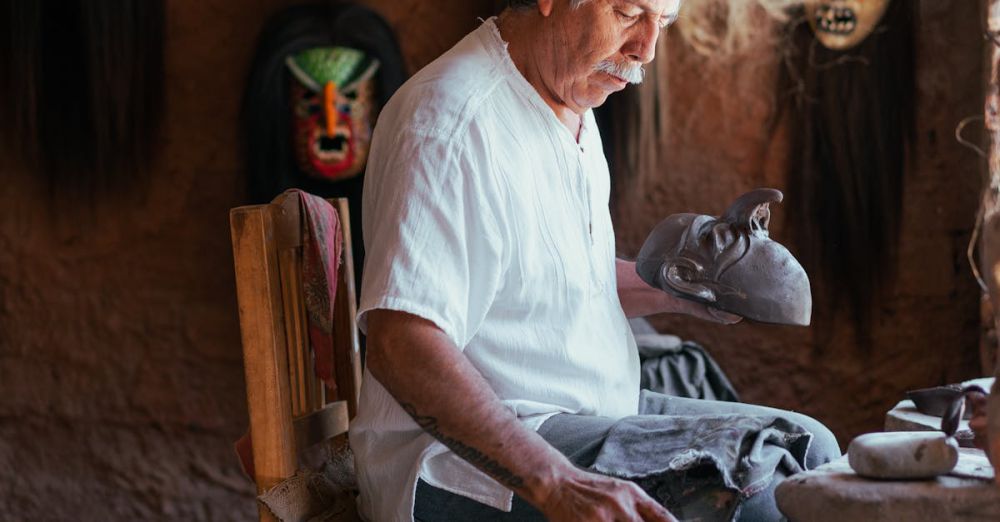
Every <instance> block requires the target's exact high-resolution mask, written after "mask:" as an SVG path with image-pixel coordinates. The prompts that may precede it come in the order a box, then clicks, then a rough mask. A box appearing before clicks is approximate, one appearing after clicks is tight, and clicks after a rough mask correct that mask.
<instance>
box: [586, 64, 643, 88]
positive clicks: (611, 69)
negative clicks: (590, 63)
mask: <svg viewBox="0 0 1000 522" xmlns="http://www.w3.org/2000/svg"><path fill="white" fill-rule="evenodd" d="M594 70H595V71H597V72H603V73H608V74H610V75H611V76H615V77H617V78H621V79H623V80H625V81H626V82H628V83H636V84H638V83H642V78H643V76H645V75H646V70H645V69H643V67H642V65H640V64H637V63H632V64H629V63H618V62H614V61H611V60H603V61H601V62H600V63H598V64H597V65H595V66H594Z"/></svg>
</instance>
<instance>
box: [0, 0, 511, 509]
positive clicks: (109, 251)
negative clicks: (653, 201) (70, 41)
mask: <svg viewBox="0 0 1000 522" xmlns="http://www.w3.org/2000/svg"><path fill="white" fill-rule="evenodd" d="M292 3H293V2H291V1H288V0H197V1H195V0H178V1H175V0H171V1H170V2H167V8H168V13H167V38H168V41H167V43H166V49H167V55H166V62H167V73H166V76H167V84H166V86H165V87H166V91H167V98H166V103H167V116H166V122H165V127H164V132H163V140H162V143H163V146H162V148H161V149H160V151H159V158H158V159H157V161H156V163H155V164H154V165H153V166H152V170H151V171H150V172H149V173H143V174H142V175H148V177H149V179H150V187H149V190H148V194H147V195H143V196H136V197H135V198H133V199H134V200H133V201H122V200H117V201H111V200H106V201H99V202H98V203H97V205H96V208H94V209H93V210H85V209H83V208H82V206H81V208H73V207H72V206H71V205H66V204H63V205H60V206H58V207H55V206H52V205H50V204H49V202H48V200H47V198H45V197H44V196H43V193H42V190H41V188H40V187H39V186H38V184H37V183H36V181H35V178H36V176H34V175H33V174H32V173H27V172H20V171H19V170H18V169H16V168H14V167H11V166H10V163H11V162H9V161H7V162H5V163H4V164H3V166H2V167H0V178H2V180H0V469H3V470H4V472H3V473H0V520H212V521H218V520H251V519H254V517H255V516H256V508H255V505H254V501H253V497H252V494H253V488H252V487H251V485H250V483H249V482H248V481H247V479H245V478H244V476H243V475H242V473H241V472H240V470H239V468H238V467H237V465H236V460H235V457H234V454H233V451H232V447H231V444H232V441H233V440H235V439H236V438H237V437H238V436H239V435H240V434H241V433H242V431H243V430H244V429H245V427H246V420H245V419H246V405H245V399H244V390H243V367H242V355H241V348H240V337H239V324H238V320H237V309H236V297H235V284H234V281H233V268H232V266H233V265H232V254H231V252H230V244H229V224H228V210H229V208H231V207H233V206H236V205H239V204H241V203H242V202H243V201H244V189H243V185H244V183H243V179H242V177H241V176H240V169H239V158H238V149H237V127H236V123H237V113H238V109H239V101H240V96H241V94H242V90H243V83H244V79H245V77H246V75H247V71H248V68H249V63H250V59H251V57H252V53H253V46H254V41H255V38H256V35H257V33H258V31H259V30H260V28H261V27H262V25H263V23H264V21H265V20H266V18H267V17H268V16H270V15H271V14H272V13H275V12H277V11H278V10H280V9H281V8H283V7H284V6H286V5H291V4H292ZM367 4H368V5H370V6H372V7H373V8H375V9H376V10H378V11H379V12H380V13H382V14H383V15H384V16H385V17H386V18H387V19H388V21H389V22H390V24H391V25H392V26H393V27H394V28H395V29H396V31H397V34H398V37H399V38H400V41H401V46H402V48H403V51H404V55H405V58H406V61H407V65H408V66H409V67H410V68H411V70H412V69H415V68H418V67H420V66H422V65H423V64H425V63H427V62H428V61H430V60H431V59H433V58H434V57H436V56H437V55H438V54H440V53H441V52H443V51H444V50H445V49H447V48H448V47H449V46H451V45H452V44H453V43H454V42H456V41H457V40H458V39H459V38H461V36H462V35H464V34H465V33H466V32H468V31H469V30H471V29H472V28H473V27H475V26H476V24H477V23H478V22H477V21H476V17H478V16H488V15H489V14H490V12H491V9H492V8H493V2H492V0H489V1H473V2H468V1H462V2H431V1H426V0H373V1H371V2H367ZM126 199H127V198H126Z"/></svg>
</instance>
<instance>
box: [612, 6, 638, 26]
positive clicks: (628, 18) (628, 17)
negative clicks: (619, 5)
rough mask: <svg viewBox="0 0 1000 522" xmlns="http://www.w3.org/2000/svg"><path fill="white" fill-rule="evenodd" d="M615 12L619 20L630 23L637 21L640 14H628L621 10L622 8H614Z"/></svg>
mask: <svg viewBox="0 0 1000 522" xmlns="http://www.w3.org/2000/svg"><path fill="white" fill-rule="evenodd" d="M615 13H617V14H618V18H619V19H620V20H621V21H623V22H626V23H630V24H633V23H635V22H636V21H638V20H639V17H640V16H641V15H639V14H628V13H626V12H625V11H622V10H619V9H615Z"/></svg>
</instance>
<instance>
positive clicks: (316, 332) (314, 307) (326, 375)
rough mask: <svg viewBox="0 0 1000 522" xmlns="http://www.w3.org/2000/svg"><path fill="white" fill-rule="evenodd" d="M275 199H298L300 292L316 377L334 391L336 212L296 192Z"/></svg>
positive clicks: (339, 244)
mask: <svg viewBox="0 0 1000 522" xmlns="http://www.w3.org/2000/svg"><path fill="white" fill-rule="evenodd" d="M278 197H279V198H285V197H295V198H298V199H299V208H300V210H301V216H302V290H303V292H304V293H305V301H306V315H307V317H308V323H309V343H310V345H311V346H312V354H313V361H314V362H315V367H316V376H317V377H319V378H320V379H322V380H323V382H324V383H326V387H327V388H328V389H330V390H336V389H337V385H336V383H335V382H334V372H333V300H334V297H335V296H336V295H337V281H338V272H339V270H340V262H341V255H342V253H343V248H344V237H343V232H342V231H341V228H340V217H339V216H338V215H337V209H335V208H333V206H332V205H330V203H329V202H327V201H326V200H325V199H323V198H320V197H317V196H313V195H312V194H309V193H306V192H303V191H301V190H298V189H291V190H287V191H285V192H284V193H283V194H282V195H280V196H278Z"/></svg>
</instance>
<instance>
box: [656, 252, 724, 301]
mask: <svg viewBox="0 0 1000 522" xmlns="http://www.w3.org/2000/svg"><path fill="white" fill-rule="evenodd" d="M703 272H704V269H703V268H702V266H701V265H699V264H698V263H696V262H694V261H692V260H690V259H685V258H674V259H669V260H667V261H666V262H664V263H663V264H662V265H660V281H662V283H663V284H664V285H666V286H668V287H670V289H671V290H673V291H675V292H677V293H680V294H685V295H690V296H693V297H697V298H698V299H701V300H702V301H705V302H709V303H714V302H715V301H716V300H717V299H718V297H717V296H716V295H715V291H714V290H712V288H710V287H709V286H708V285H705V284H704V282H703V281H704V278H703V277H702V276H703Z"/></svg>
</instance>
